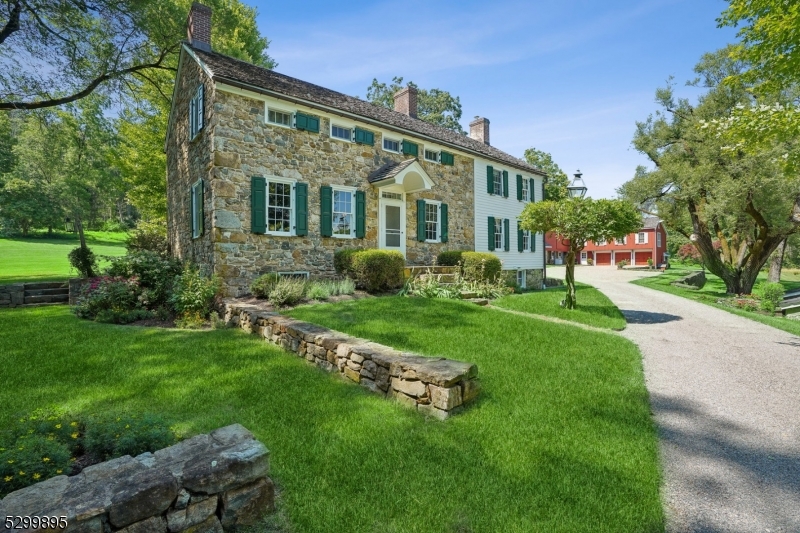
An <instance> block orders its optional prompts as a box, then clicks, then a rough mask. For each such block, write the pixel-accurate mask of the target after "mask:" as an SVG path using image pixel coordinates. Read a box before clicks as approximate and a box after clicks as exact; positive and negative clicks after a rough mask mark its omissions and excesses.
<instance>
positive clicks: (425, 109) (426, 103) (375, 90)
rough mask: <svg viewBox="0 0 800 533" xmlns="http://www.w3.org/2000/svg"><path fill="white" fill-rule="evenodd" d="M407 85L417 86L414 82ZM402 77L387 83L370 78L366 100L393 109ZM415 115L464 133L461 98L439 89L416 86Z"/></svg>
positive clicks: (401, 86) (401, 84)
mask: <svg viewBox="0 0 800 533" xmlns="http://www.w3.org/2000/svg"><path fill="white" fill-rule="evenodd" d="M408 85H409V86H411V87H417V85H416V84H415V83H414V82H411V81H409V82H408ZM403 87H404V85H403V78H402V77H394V78H392V82H391V83H389V84H386V83H381V82H379V81H378V80H377V79H373V80H372V85H370V86H369V87H367V100H368V101H370V102H372V103H373V104H375V105H379V106H382V107H385V108H387V109H394V95H395V94H397V92H398V91H400V90H401V89H403ZM417 90H418V92H417V116H418V117H419V118H420V119H421V120H424V121H425V122H430V123H431V124H436V125H437V126H442V127H443V128H447V129H449V130H453V131H455V132H456V133H461V134H464V135H466V132H465V131H464V129H463V128H462V127H461V124H460V123H459V121H460V120H461V99H460V98H459V97H458V96H453V95H451V94H450V93H449V92H447V91H443V90H441V89H420V88H419V87H417Z"/></svg>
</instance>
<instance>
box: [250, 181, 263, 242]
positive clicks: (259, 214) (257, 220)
mask: <svg viewBox="0 0 800 533" xmlns="http://www.w3.org/2000/svg"><path fill="white" fill-rule="evenodd" d="M250 230H251V231H252V232H253V233H266V232H267V180H266V179H265V178H259V177H256V176H253V177H252V178H250Z"/></svg>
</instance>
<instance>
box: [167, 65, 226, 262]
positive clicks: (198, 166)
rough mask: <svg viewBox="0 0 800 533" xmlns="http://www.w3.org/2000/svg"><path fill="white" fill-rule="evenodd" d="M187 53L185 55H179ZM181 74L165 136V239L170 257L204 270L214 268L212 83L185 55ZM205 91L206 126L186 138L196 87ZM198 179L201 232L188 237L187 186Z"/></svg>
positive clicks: (189, 232)
mask: <svg viewBox="0 0 800 533" xmlns="http://www.w3.org/2000/svg"><path fill="white" fill-rule="evenodd" d="M182 53H183V54H185V53H186V52H185V51H184V52H182ZM183 63H184V64H183V67H182V68H181V71H180V72H181V76H180V77H179V78H177V79H176V80H175V83H176V87H175V101H174V105H173V113H174V116H173V117H172V122H171V128H170V131H169V137H168V138H167V145H166V147H167V207H168V209H167V237H168V239H169V244H170V249H171V250H172V253H173V254H174V255H175V256H176V257H179V258H181V259H184V260H187V261H192V262H194V263H196V264H198V265H199V266H201V267H202V268H204V269H206V270H209V271H210V270H211V269H212V268H213V246H212V239H211V236H212V223H211V217H212V213H213V212H212V209H211V206H212V197H211V180H210V177H211V176H212V173H211V170H212V168H213V162H214V161H213V158H214V154H213V151H212V146H213V136H214V128H213V123H214V121H215V117H214V114H213V112H212V111H211V109H212V107H213V101H214V91H215V88H214V84H213V83H211V81H210V79H209V77H208V76H207V75H206V73H205V72H203V70H202V69H201V68H200V67H199V66H198V65H197V63H195V62H194V61H192V60H191V59H190V58H188V57H184V60H183ZM201 83H203V84H204V87H205V89H204V90H205V107H204V109H205V119H204V122H205V126H204V127H203V129H202V130H201V131H200V133H199V134H198V135H197V136H196V137H195V138H194V139H192V140H189V133H190V132H189V101H190V100H191V99H192V97H193V96H194V95H195V92H196V90H197V88H198V87H199V85H200V84H201ZM199 179H202V180H203V185H204V191H203V203H204V206H203V214H204V222H203V234H202V235H201V236H200V237H199V238H196V239H194V238H192V223H191V205H192V204H191V188H192V184H194V183H195V182H197V180H199Z"/></svg>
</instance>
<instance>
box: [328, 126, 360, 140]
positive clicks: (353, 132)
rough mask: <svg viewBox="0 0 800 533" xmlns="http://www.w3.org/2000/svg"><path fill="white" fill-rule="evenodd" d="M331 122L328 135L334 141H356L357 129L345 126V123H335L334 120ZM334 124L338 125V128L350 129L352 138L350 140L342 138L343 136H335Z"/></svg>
mask: <svg viewBox="0 0 800 533" xmlns="http://www.w3.org/2000/svg"><path fill="white" fill-rule="evenodd" d="M329 122H330V128H328V136H329V137H330V138H331V139H333V140H334V141H341V142H343V143H350V144H352V143H354V142H356V129H355V128H354V127H352V126H345V125H343V124H341V123H337V124H334V123H333V121H332V120H331V121H329ZM334 126H336V127H337V128H341V129H343V130H349V131H350V140H349V141H348V140H347V139H342V138H341V137H334V136H333V127H334Z"/></svg>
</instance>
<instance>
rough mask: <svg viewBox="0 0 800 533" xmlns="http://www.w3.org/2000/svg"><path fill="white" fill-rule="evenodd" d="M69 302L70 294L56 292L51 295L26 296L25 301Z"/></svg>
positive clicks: (45, 302)
mask: <svg viewBox="0 0 800 533" xmlns="http://www.w3.org/2000/svg"><path fill="white" fill-rule="evenodd" d="M67 302H69V294H55V295H49V296H26V297H25V300H24V301H23V303H26V304H52V303H67Z"/></svg>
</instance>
